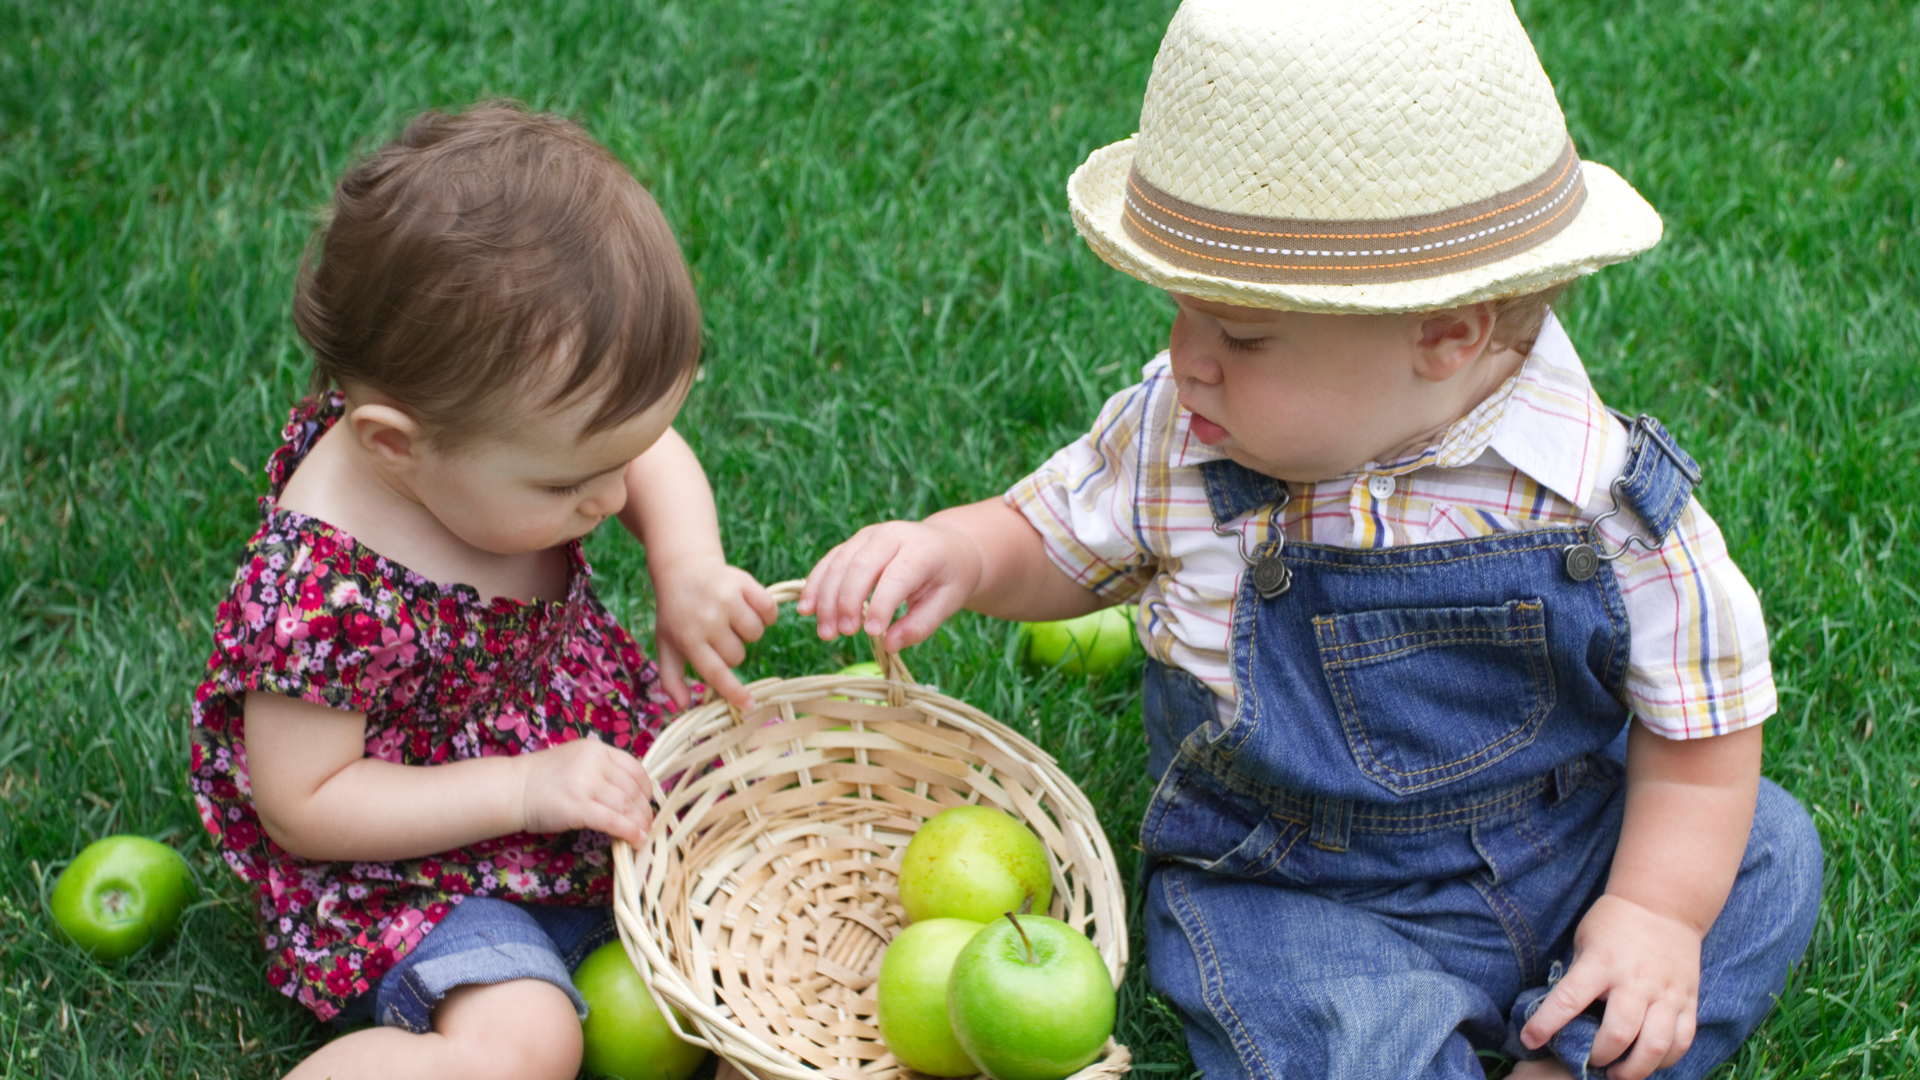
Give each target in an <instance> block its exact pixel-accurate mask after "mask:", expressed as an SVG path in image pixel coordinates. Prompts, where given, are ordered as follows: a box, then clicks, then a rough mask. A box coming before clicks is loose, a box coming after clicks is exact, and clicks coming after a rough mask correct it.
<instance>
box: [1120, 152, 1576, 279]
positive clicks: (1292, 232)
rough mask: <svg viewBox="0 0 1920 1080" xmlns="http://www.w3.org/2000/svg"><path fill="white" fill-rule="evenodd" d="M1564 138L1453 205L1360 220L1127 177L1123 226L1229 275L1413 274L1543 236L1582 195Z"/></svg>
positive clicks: (1168, 253)
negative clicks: (1555, 155) (1230, 200)
mask: <svg viewBox="0 0 1920 1080" xmlns="http://www.w3.org/2000/svg"><path fill="white" fill-rule="evenodd" d="M1586 197H1587V189H1586V185H1585V184H1584V183H1583V182H1582V180H1581V173H1580V156H1579V155H1578V154H1576V153H1575V152H1574V149H1573V140H1571V139H1569V140H1567V147H1566V149H1565V150H1564V151H1562V152H1561V155H1560V158H1559V160H1557V161H1555V162H1554V163H1553V165H1552V166H1550V167H1549V168H1548V169H1547V170H1546V171H1545V172H1543V173H1541V174H1540V175H1539V176H1536V177H1534V178H1533V179H1532V180H1529V181H1527V182H1526V183H1524V184H1521V185H1520V186H1519V187H1516V188H1513V189H1511V190H1508V191H1503V192H1500V193H1499V194H1497V195H1493V196H1491V197H1489V198H1485V199H1482V200H1480V201H1479V202H1476V203H1471V204H1469V205H1467V206H1462V207H1459V208H1457V209H1453V210H1445V211H1441V212H1438V213H1433V214H1422V215H1419V216H1417V217H1405V218H1381V219H1374V220H1367V221H1314V220H1310V219H1304V218H1266V217H1255V216H1253V215H1250V214H1229V213H1224V212H1222V211H1219V210H1209V209H1207V208H1206V207H1203V206H1196V205H1194V204H1193V203H1190V202H1187V201H1185V200H1183V199H1178V198H1175V197H1174V196H1172V195H1169V194H1167V193H1166V192H1164V191H1162V190H1160V189H1159V188H1157V187H1155V186H1153V185H1152V184H1150V183H1148V182H1147V181H1146V179H1145V178H1143V177H1142V176H1141V175H1140V172H1139V169H1138V167H1137V166H1136V167H1135V168H1134V170H1133V171H1132V172H1130V173H1129V174H1128V176H1127V190H1126V207H1125V211H1124V214H1123V220H1124V225H1125V228H1126V231H1127V235H1128V236H1130V237H1132V238H1133V239H1134V240H1135V241H1136V242H1137V243H1139V244H1140V245H1142V246H1143V247H1145V248H1146V249H1147V250H1148V251H1149V252H1151V253H1153V254H1154V255H1157V256H1159V257H1160V258H1162V259H1164V260H1166V261H1167V262H1169V263H1172V264H1173V265H1175V266H1178V267H1181V268H1183V269H1187V270H1197V271H1199V272H1201V273H1205V274H1211V275H1213V276H1216V277H1223V278H1233V279H1236V280H1239V281H1262V282H1274V283H1279V284H1290V285H1359V284H1365V283H1370V282H1390V281H1417V280H1419V279H1421V278H1430V277H1438V276H1439V275H1441V274H1446V273H1451V272H1452V271H1455V270H1464V269H1467V268H1468V267H1473V266H1482V265H1484V264H1486V263H1490V262H1494V261H1496V260H1499V259H1504V258H1507V257H1508V256H1511V255H1513V254H1515V253H1517V252H1521V251H1525V250H1527V249H1528V248H1531V247H1535V246H1537V245H1539V244H1542V243H1545V242H1546V241H1547V240H1548V239H1549V238H1551V237H1552V236H1553V235H1554V234H1556V233H1558V232H1560V230H1562V229H1564V228H1566V227H1567V224H1568V223H1569V222H1571V221H1572V220H1573V219H1574V216H1575V214H1577V213H1578V212H1579V209H1580V206H1581V204H1582V203H1584V202H1585V201H1586Z"/></svg>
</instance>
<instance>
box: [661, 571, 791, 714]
mask: <svg viewBox="0 0 1920 1080" xmlns="http://www.w3.org/2000/svg"><path fill="white" fill-rule="evenodd" d="M653 591H654V652H655V654H656V655H657V656H658V657H659V662H660V685H661V686H662V688H664V689H665V690H666V692H667V696H669V697H671V698H673V702H674V704H675V705H678V706H680V707H681V708H683V709H684V708H686V707H687V703H688V700H689V695H688V693H687V676H686V669H687V665H688V664H692V665H693V670H694V671H696V672H698V673H699V674H700V677H701V678H703V679H705V680H706V681H707V685H708V686H711V687H713V688H714V689H715V690H718V691H719V692H720V694H721V696H722V697H725V698H726V699H727V700H728V701H731V702H732V703H733V704H734V705H736V706H738V707H740V708H742V709H748V708H752V707H753V695H751V694H749V693H747V688H746V687H744V686H742V685H741V684H740V679H739V677H738V676H736V675H735V674H734V673H733V667H734V665H736V664H739V663H740V662H741V661H743V660H745V659H746V658H747V644H748V643H749V642H754V641H759V640H760V636H761V635H762V634H764V633H766V629H767V624H769V623H771V622H773V620H774V619H775V618H776V617H777V616H778V615H779V609H778V607H777V606H776V605H775V604H774V602H773V597H772V596H771V595H770V594H768V592H767V590H766V589H765V587H763V586H762V585H761V584H760V583H759V582H758V581H756V580H754V577H753V575H752V574H749V573H747V572H746V571H745V570H742V569H740V568H739V567H737V566H729V565H727V561H726V559H724V558H722V557H720V556H719V555H718V554H715V555H714V556H713V557H711V558H707V559H698V560H684V559H683V560H680V561H676V562H675V563H674V564H673V567H672V572H671V573H658V574H655V575H654V581H653Z"/></svg>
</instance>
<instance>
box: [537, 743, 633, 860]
mask: <svg viewBox="0 0 1920 1080" xmlns="http://www.w3.org/2000/svg"><path fill="white" fill-rule="evenodd" d="M512 760H513V762H514V763H515V764H516V765H518V766H519V767H520V819H521V828H523V829H525V830H526V831H527V832H537V833H553V832H564V831H565V830H567V829H598V830H599V831H601V832H603V833H606V834H607V835H608V836H613V837H618V838H619V839H621V840H625V841H626V842H627V843H629V844H633V845H636V846H638V845H639V844H641V843H643V842H645V840H646V835H647V828H648V826H650V825H652V824H653V808H652V807H651V805H649V797H648V795H649V792H650V791H651V790H652V788H653V783H652V781H651V780H649V779H648V777H647V771H646V770H645V769H644V768H641V766H640V759H639V758H637V757H634V756H633V755H632V754H629V753H627V752H626V751H624V750H616V749H614V748H613V747H611V746H608V745H607V744H606V743H603V742H601V741H600V740H598V739H591V738H588V739H575V740H573V741H572V742H567V743H562V744H560V745H559V746H554V747H550V748H548V749H545V750H540V751H537V752H535V753H531V754H522V755H520V756H519V757H516V758H513V759H512Z"/></svg>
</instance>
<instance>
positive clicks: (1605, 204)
mask: <svg viewBox="0 0 1920 1080" xmlns="http://www.w3.org/2000/svg"><path fill="white" fill-rule="evenodd" d="M1134 141H1135V140H1134V139H1125V140H1122V141H1120V142H1117V143H1114V144H1113V145H1111V146H1103V147H1101V148H1100V149H1098V150H1095V151H1094V152H1093V154H1092V155H1091V156H1089V157H1088V158H1087V160H1086V162H1085V163H1084V164H1082V165H1081V166H1080V167H1079V168H1078V169H1075V170H1074V171H1073V176H1072V177H1070V178H1068V180H1067V202H1068V205H1069V206H1070V207H1071V208H1072V211H1073V224H1074V226H1075V227H1076V228H1078V229H1079V230H1080V235H1081V236H1084V237H1085V238H1086V240H1087V243H1088V244H1089V245H1090V246H1091V247H1092V248H1093V250H1094V253H1095V254H1097V255H1099V256H1100V257H1101V258H1102V259H1104V260H1106V262H1107V264H1108V265H1110V266H1112V267H1113V268H1114V269H1116V270H1119V271H1121V272H1123V273H1127V274H1131V275H1133V276H1134V277H1137V278H1139V279H1140V280H1142V281H1144V282H1147V283H1148V284H1150V285H1154V286H1157V287H1159V288H1162V289H1166V290H1168V291H1170V292H1177V293H1184V294H1186V295H1188V296H1195V297H1199V298H1200V299H1202V300H1212V301H1216V302H1218V303H1223V304H1234V305H1236V306H1239V307H1254V308H1269V309H1277V310H1284V311H1320V312H1335V313H1342V314H1360V313H1367V312H1373V313H1379V312H1402V311H1438V310H1441V309H1443V308H1450V307H1457V306H1459V305H1461V304H1471V303H1476V302H1478V301H1481V300H1492V299H1496V298H1499V297H1503V296H1515V295H1519V294H1521V293H1528V292H1533V291H1534V290H1536V289H1544V288H1546V287H1547V286H1549V285H1555V284H1558V283H1560V282H1562V281H1568V280H1571V279H1573V278H1576V277H1580V276H1581V275H1583V274H1591V273H1593V272H1594V271H1595V270H1598V269H1600V268H1601V267H1603V266H1606V265H1609V264H1611V263H1617V262H1623V261H1625V260H1627V259H1630V258H1632V257H1634V256H1635V255H1638V254H1640V253H1641V252H1643V251H1645V250H1647V249H1648V248H1650V247H1652V246H1653V245H1654V244H1656V243H1659V241H1660V232H1661V224H1660V215H1659V214H1658V213H1657V212H1655V211H1654V209H1653V207H1652V206H1651V205H1649V204H1648V203H1647V200H1645V199H1643V198H1641V197H1640V193H1639V192H1637V191H1635V190H1633V185H1631V184H1629V183H1627V182H1626V181H1625V180H1623V179H1621V178H1620V174H1618V173H1616V172H1614V171H1613V170H1612V169H1609V168H1607V167H1606V166H1605V165H1600V164H1597V163H1595V162H1591V161H1586V162H1582V163H1581V164H1582V171H1583V174H1584V177H1585V181H1586V188H1587V199H1586V203H1585V205H1583V206H1582V207H1581V208H1580V212H1579V214H1578V215H1577V216H1576V217H1575V218H1574V219H1573V221H1572V222H1571V223H1569V224H1568V225H1567V227H1566V228H1565V229H1562V230H1561V231H1560V232H1559V233H1557V234H1555V235H1554V236H1553V237H1552V238H1550V239H1548V240H1547V241H1546V242H1545V243H1542V244H1540V245H1539V246H1537V247H1534V248H1530V249H1528V250H1526V251H1523V252H1520V253H1518V254H1516V255H1513V256H1511V257H1509V258H1506V259H1502V260H1500V261H1498V262H1493V263H1488V264H1486V265H1484V266H1476V267H1472V268H1470V269H1467V270H1459V271H1456V272H1454V273H1451V274H1443V275H1440V276H1438V277H1430V278H1422V279H1420V280H1418V281H1397V282H1389V283H1370V284H1364V285H1277V284H1271V283H1268V282H1256V281H1236V280H1234V279H1232V278H1224V277H1215V276H1213V275H1211V274H1203V273H1199V272H1197V271H1194V270H1187V269H1184V268H1182V267H1179V266H1175V265H1173V264H1172V263H1170V262H1167V261H1166V260H1164V259H1161V258H1160V257H1158V256H1156V255H1154V254H1153V253H1152V252H1150V251H1148V250H1146V248H1144V247H1142V246H1141V245H1140V244H1139V243H1138V242H1136V241H1135V240H1134V239H1133V238H1132V237H1131V236H1128V235H1127V232H1126V229H1125V228H1124V227H1122V225H1121V222H1120V215H1121V206H1122V202H1123V198H1124V194H1125V188H1126V183H1127V173H1128V171H1129V169H1130V168H1131V166H1132V164H1133V152H1134Z"/></svg>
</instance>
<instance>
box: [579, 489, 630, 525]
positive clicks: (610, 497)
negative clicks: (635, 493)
mask: <svg viewBox="0 0 1920 1080" xmlns="http://www.w3.org/2000/svg"><path fill="white" fill-rule="evenodd" d="M626 505H627V485H626V484H625V483H624V482H623V483H618V484H609V485H607V486H606V487H605V488H602V489H598V490H595V491H594V492H593V493H592V494H590V495H588V496H587V498H586V501H584V502H582V503H581V504H580V512H581V513H582V514H585V515H587V516H589V517H599V518H610V517H612V516H613V515H615V514H617V513H619V512H620V511H621V510H622V509H623V508H625V507H626Z"/></svg>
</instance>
